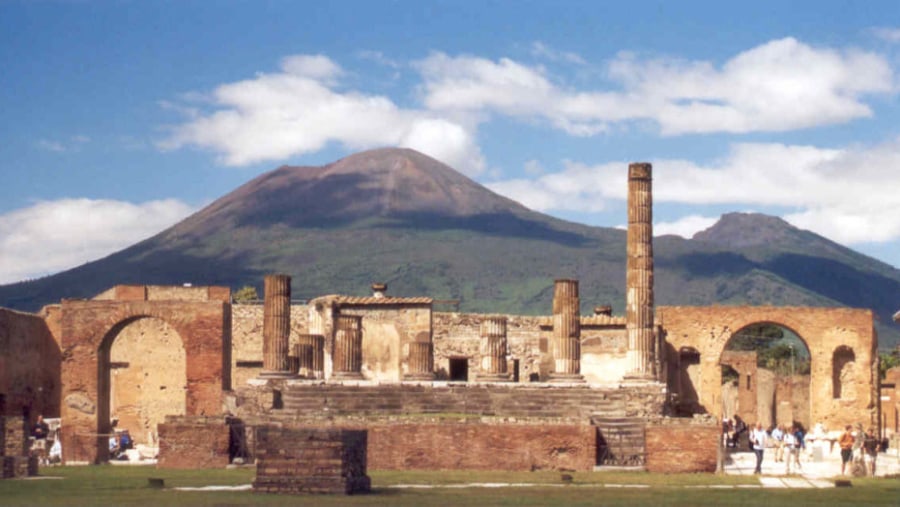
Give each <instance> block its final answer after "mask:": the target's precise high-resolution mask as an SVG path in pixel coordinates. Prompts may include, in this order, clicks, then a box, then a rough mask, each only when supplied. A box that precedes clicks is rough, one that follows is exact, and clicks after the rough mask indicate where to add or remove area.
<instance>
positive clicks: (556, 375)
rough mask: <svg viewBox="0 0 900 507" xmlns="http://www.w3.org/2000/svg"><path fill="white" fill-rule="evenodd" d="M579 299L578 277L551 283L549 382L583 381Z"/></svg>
mask: <svg viewBox="0 0 900 507" xmlns="http://www.w3.org/2000/svg"><path fill="white" fill-rule="evenodd" d="M580 306H581V301H580V299H579V296H578V280H556V281H555V282H554V284H553V360H554V363H555V371H554V372H553V373H552V374H551V375H550V381H551V382H583V381H584V377H583V376H582V375H581V309H580Z"/></svg>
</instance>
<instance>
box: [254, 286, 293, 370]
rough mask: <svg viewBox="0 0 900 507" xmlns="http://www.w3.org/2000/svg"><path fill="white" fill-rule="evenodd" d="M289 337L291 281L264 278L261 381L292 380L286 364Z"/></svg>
mask: <svg viewBox="0 0 900 507" xmlns="http://www.w3.org/2000/svg"><path fill="white" fill-rule="evenodd" d="M290 335H291V277H290V276H288V275H267V276H266V278H265V300H264V302H263V371H262V373H260V376H261V377H267V378H287V377H292V376H293V374H292V373H291V366H290V361H289V360H288V350H289V346H288V339H289V338H290Z"/></svg>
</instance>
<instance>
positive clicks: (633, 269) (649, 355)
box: [625, 163, 655, 380]
mask: <svg viewBox="0 0 900 507" xmlns="http://www.w3.org/2000/svg"><path fill="white" fill-rule="evenodd" d="M652 171H653V167H652V166H651V165H650V164H646V163H635V164H630V165H629V166H628V246H627V248H628V251H627V264H626V270H625V286H626V287H625V291H626V295H625V330H626V333H627V335H628V356H627V357H628V372H627V373H626V377H628V378H633V379H645V380H651V379H654V378H655V372H654V368H653V360H654V358H653V355H654V346H653V345H654V332H653V194H652V186H651V183H652Z"/></svg>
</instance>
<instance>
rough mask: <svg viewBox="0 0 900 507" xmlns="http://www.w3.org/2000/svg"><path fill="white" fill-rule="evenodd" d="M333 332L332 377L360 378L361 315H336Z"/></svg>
mask: <svg viewBox="0 0 900 507" xmlns="http://www.w3.org/2000/svg"><path fill="white" fill-rule="evenodd" d="M335 320H336V323H335V332H334V378H336V379H361V378H362V317H359V316H356V315H338V317H337V319H335Z"/></svg>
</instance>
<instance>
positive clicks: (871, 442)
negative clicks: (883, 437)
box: [862, 428, 878, 477]
mask: <svg viewBox="0 0 900 507" xmlns="http://www.w3.org/2000/svg"><path fill="white" fill-rule="evenodd" d="M874 432H875V430H874V429H872V428H869V430H868V431H866V434H865V436H864V437H863V446H862V455H863V462H864V463H865V465H866V472H867V474H868V475H869V476H871V477H875V459H876V458H877V457H878V439H877V438H875V434H874Z"/></svg>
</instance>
